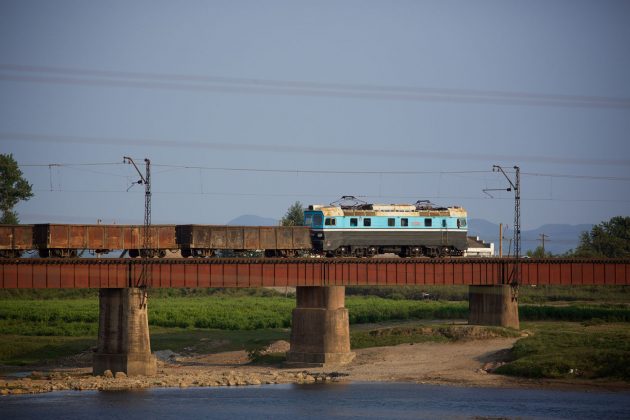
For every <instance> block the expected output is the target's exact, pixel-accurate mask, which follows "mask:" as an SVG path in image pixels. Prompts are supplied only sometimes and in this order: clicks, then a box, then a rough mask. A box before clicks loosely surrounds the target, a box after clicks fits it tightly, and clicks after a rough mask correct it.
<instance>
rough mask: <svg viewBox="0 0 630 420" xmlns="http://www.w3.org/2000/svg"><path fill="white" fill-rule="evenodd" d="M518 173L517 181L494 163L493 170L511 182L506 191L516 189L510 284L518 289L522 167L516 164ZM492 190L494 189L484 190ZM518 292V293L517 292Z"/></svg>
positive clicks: (515, 168)
mask: <svg viewBox="0 0 630 420" xmlns="http://www.w3.org/2000/svg"><path fill="white" fill-rule="evenodd" d="M514 171H515V174H516V177H515V181H514V182H512V180H511V179H510V177H509V176H507V174H506V173H505V171H504V170H503V168H502V167H501V166H499V165H492V172H501V173H502V174H503V176H505V179H507V181H508V182H509V183H510V187H508V188H507V189H506V190H505V191H514V258H515V260H514V267H513V269H512V279H511V281H510V284H511V285H512V287H513V288H514V289H515V290H516V288H517V287H518V284H519V281H520V270H519V269H520V258H521V169H520V168H519V167H518V166H514ZM485 191H492V190H484V192H485ZM515 294H516V293H515Z"/></svg>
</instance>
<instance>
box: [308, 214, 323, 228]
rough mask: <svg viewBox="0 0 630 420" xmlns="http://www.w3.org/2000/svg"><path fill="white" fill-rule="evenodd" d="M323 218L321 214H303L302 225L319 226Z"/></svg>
mask: <svg viewBox="0 0 630 420" xmlns="http://www.w3.org/2000/svg"><path fill="white" fill-rule="evenodd" d="M322 221H323V216H322V214H321V213H309V212H304V225H305V226H321V225H322Z"/></svg>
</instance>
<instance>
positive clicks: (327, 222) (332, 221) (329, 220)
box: [325, 217, 337, 226]
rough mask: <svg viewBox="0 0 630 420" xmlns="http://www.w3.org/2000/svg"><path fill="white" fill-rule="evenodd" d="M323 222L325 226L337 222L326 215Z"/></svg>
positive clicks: (333, 224)
mask: <svg viewBox="0 0 630 420" xmlns="http://www.w3.org/2000/svg"><path fill="white" fill-rule="evenodd" d="M325 224H326V226H335V225H336V224H337V221H336V220H335V219H333V218H332V217H327V218H326V223H325Z"/></svg>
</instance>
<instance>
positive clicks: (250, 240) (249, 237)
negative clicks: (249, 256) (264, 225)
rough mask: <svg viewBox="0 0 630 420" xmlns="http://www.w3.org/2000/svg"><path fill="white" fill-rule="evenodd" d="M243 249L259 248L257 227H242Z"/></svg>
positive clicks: (258, 230)
mask: <svg viewBox="0 0 630 420" xmlns="http://www.w3.org/2000/svg"><path fill="white" fill-rule="evenodd" d="M243 249H247V250H254V249H261V248H260V229H259V228H257V227H255V226H254V227H249V226H244V227H243Z"/></svg>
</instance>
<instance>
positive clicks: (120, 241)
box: [102, 225, 125, 249]
mask: <svg viewBox="0 0 630 420" xmlns="http://www.w3.org/2000/svg"><path fill="white" fill-rule="evenodd" d="M103 229H104V230H105V241H104V244H103V248H102V249H125V246H124V234H123V229H124V226H116V225H104V226H103Z"/></svg>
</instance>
